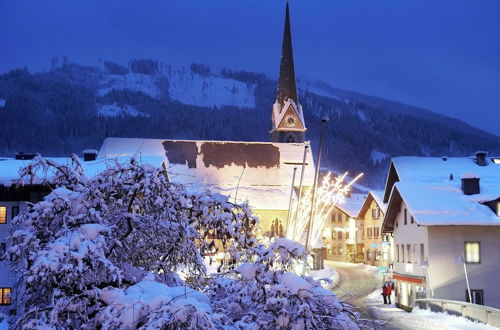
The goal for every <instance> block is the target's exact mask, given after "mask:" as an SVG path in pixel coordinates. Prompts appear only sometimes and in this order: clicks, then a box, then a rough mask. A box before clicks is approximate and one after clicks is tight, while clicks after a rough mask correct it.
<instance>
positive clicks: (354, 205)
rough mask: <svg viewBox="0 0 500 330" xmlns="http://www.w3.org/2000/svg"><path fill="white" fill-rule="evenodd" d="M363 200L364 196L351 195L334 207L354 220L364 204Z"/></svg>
mask: <svg viewBox="0 0 500 330" xmlns="http://www.w3.org/2000/svg"><path fill="white" fill-rule="evenodd" d="M365 198H366V195H365V194H351V196H350V197H345V198H344V201H343V202H342V203H339V204H337V205H336V207H337V208H338V209H339V210H341V211H342V212H344V213H345V214H347V215H348V216H349V217H351V218H356V217H357V216H358V213H359V210H360V209H361V206H362V205H363V203H364V202H365Z"/></svg>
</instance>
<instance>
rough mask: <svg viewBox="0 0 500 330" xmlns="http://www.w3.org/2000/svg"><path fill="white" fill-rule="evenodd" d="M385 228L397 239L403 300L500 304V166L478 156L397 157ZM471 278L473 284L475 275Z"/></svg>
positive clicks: (398, 287)
mask: <svg viewBox="0 0 500 330" xmlns="http://www.w3.org/2000/svg"><path fill="white" fill-rule="evenodd" d="M384 203H388V207H387V212H386V214H385V217H384V221H383V232H385V233H391V234H392V235H393V237H394V253H395V255H394V273H393V277H394V280H395V282H396V292H397V300H396V303H397V304H398V305H399V306H400V307H402V308H412V307H413V306H414V300H415V299H417V298H439V299H449V300H456V301H472V302H473V303H476V304H482V305H483V304H484V305H487V306H490V307H495V308H500V290H498V274H499V273H500V263H499V262H498V251H500V239H499V237H500V164H498V162H497V159H496V158H491V157H487V153H486V152H478V153H476V156H475V157H470V158H466V157H464V158H451V157H442V158H437V157H436V158H431V157H425V158H421V157H397V158H394V159H393V160H392V162H391V165H390V169H389V174H388V177H387V181H386V187H385V192H384ZM466 275H467V278H468V283H469V285H468V283H467V280H466V279H467V278H466Z"/></svg>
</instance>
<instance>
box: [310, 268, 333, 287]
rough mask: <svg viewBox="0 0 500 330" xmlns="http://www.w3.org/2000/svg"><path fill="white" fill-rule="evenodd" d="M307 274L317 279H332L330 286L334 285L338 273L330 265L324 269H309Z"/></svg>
mask: <svg viewBox="0 0 500 330" xmlns="http://www.w3.org/2000/svg"><path fill="white" fill-rule="evenodd" d="M309 275H310V276H311V277H312V278H313V279H315V280H317V281H318V280H321V279H324V278H327V279H329V280H330V281H332V284H331V287H333V286H335V285H336V284H337V283H338V281H339V273H338V272H337V271H336V270H335V269H333V268H330V267H325V268H324V269H320V270H311V272H310V273H309Z"/></svg>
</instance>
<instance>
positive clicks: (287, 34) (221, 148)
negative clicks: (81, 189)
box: [99, 4, 314, 236]
mask: <svg viewBox="0 0 500 330" xmlns="http://www.w3.org/2000/svg"><path fill="white" fill-rule="evenodd" d="M263 120H265V119H263ZM235 125H237V123H235ZM305 132H306V125H305V121H304V114H303V110H302V106H301V105H300V103H299V99H298V94H297V87H296V80H295V68H294V61H293V50H292V35H291V27H290V13H289V6H288V4H287V5H286V12H285V27H284V35H283V45H282V55H281V65H280V76H279V80H278V90H277V95H276V101H275V103H274V105H273V108H272V111H271V130H270V132H269V134H270V139H271V141H272V142H242V141H202V140H169V139H132V138H107V139H105V141H104V142H103V145H102V147H101V149H100V151H99V157H114V156H118V155H122V156H124V155H127V156H131V155H140V156H147V155H154V156H160V157H164V159H165V161H166V164H167V168H168V171H169V178H170V180H171V181H172V182H176V183H181V184H184V185H187V186H190V187H192V188H193V189H208V190H210V191H214V192H219V193H221V194H225V195H229V196H230V197H231V198H232V199H233V200H234V201H236V202H245V201H248V203H249V205H250V206H251V207H252V208H253V209H254V211H255V213H256V214H257V215H258V216H259V217H260V219H261V230H262V233H263V234H264V235H268V236H284V235H285V232H286V228H287V220H290V219H288V212H289V206H290V199H291V198H292V199H294V200H295V201H297V199H298V195H299V193H298V192H299V191H300V189H299V188H300V177H301V176H302V173H303V182H302V187H303V188H304V189H306V188H309V187H311V186H312V185H313V181H314V163H313V158H312V152H311V146H310V143H309V142H308V141H305ZM305 151H307V152H306V156H305V161H304V153H305ZM294 173H295V181H294V180H293V179H294ZM292 185H293V187H294V188H295V189H292ZM288 226H293V224H291V223H290V224H288Z"/></svg>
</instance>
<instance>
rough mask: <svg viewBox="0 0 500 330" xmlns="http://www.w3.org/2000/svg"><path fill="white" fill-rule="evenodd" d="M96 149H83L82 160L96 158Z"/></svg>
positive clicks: (86, 160)
mask: <svg viewBox="0 0 500 330" xmlns="http://www.w3.org/2000/svg"><path fill="white" fill-rule="evenodd" d="M97 154H98V151H97V150H94V149H87V150H83V161H85V162H88V161H91V160H96V158H97Z"/></svg>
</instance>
